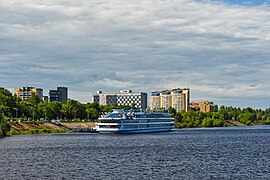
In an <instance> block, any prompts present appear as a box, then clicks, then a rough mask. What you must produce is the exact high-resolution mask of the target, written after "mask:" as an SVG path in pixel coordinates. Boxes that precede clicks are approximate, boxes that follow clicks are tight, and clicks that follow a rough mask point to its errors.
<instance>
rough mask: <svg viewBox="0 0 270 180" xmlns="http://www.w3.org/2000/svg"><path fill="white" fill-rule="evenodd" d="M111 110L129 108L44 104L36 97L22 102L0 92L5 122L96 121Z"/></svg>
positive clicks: (71, 103) (4, 92) (0, 111)
mask: <svg viewBox="0 0 270 180" xmlns="http://www.w3.org/2000/svg"><path fill="white" fill-rule="evenodd" d="M113 108H124V109H126V108H130V107H129V106H101V105H99V104H98V103H86V104H83V103H80V102H78V101H76V100H68V101H67V103H65V104H62V103H60V102H44V101H42V100H40V99H39V98H38V97H37V96H32V98H30V99H27V100H24V101H22V100H21V99H20V98H18V97H16V96H13V95H12V94H11V93H10V92H9V91H8V90H0V114H1V115H2V116H3V118H4V119H6V121H16V120H21V121H33V120H51V119H61V120H64V121H71V120H77V121H80V120H89V121H91V120H96V119H97V118H98V117H99V115H100V114H102V113H104V112H110V111H111V109H113Z"/></svg>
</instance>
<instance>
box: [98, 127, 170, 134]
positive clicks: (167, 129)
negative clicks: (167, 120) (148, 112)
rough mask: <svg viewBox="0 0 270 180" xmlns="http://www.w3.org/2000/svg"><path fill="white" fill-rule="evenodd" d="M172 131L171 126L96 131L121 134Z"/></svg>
mask: <svg viewBox="0 0 270 180" xmlns="http://www.w3.org/2000/svg"><path fill="white" fill-rule="evenodd" d="M168 131H172V128H155V129H134V130H118V131H110V130H107V131H102V130H101V131H98V132H99V133H118V134H119V133H122V134H130V133H132V134H133V133H153V132H168Z"/></svg>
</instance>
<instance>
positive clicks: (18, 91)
mask: <svg viewBox="0 0 270 180" xmlns="http://www.w3.org/2000/svg"><path fill="white" fill-rule="evenodd" d="M14 94H15V95H16V96H18V97H19V98H20V99H22V100H26V99H29V98H31V97H33V96H34V95H35V96H37V97H38V98H39V99H42V97H43V89H41V88H35V87H27V86H26V87H22V88H15V89H14Z"/></svg>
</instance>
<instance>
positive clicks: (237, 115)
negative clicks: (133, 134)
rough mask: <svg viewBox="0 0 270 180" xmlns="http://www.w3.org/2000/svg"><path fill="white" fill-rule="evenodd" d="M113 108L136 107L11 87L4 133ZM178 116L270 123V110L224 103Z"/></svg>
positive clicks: (216, 123)
mask: <svg viewBox="0 0 270 180" xmlns="http://www.w3.org/2000/svg"><path fill="white" fill-rule="evenodd" d="M113 108H124V109H129V108H132V107H130V106H102V105H99V104H98V103H86V104H83V103H80V102H78V101H75V100H68V101H67V103H66V104H62V103H60V102H43V101H42V100H40V99H39V98H38V97H36V96H33V97H32V98H30V99H28V100H24V101H22V100H21V99H20V98H18V97H16V96H13V95H12V94H11V93H10V92H9V91H8V90H0V136H3V135H5V134H6V133H7V131H8V130H9V128H10V126H9V124H8V123H7V122H17V121H19V120H20V121H28V122H31V121H36V120H38V121H39V120H52V119H61V120H62V121H74V120H75V121H81V120H85V121H94V120H97V118H98V117H99V116H100V115H101V114H102V113H104V112H110V111H111V110H112V109H113ZM170 112H171V114H172V116H173V117H174V118H175V122H176V124H175V127H176V128H191V127H222V126H231V125H234V124H235V123H237V122H239V123H242V124H245V125H265V124H270V110H269V109H266V110H261V109H252V108H249V107H248V108H243V109H240V108H235V107H225V106H221V107H220V108H219V109H216V112H208V113H203V112H199V111H188V112H178V113H176V111H175V109H172V108H171V109H170Z"/></svg>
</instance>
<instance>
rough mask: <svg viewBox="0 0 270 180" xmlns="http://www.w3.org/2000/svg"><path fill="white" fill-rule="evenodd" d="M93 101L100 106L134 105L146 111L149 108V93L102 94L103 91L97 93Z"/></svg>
mask: <svg viewBox="0 0 270 180" xmlns="http://www.w3.org/2000/svg"><path fill="white" fill-rule="evenodd" d="M92 101H93V102H97V103H99V104H100V105H109V106H117V105H118V106H119V105H126V106H133V105H134V106H135V107H136V108H139V109H143V110H145V109H146V108H147V93H144V92H132V90H121V91H120V92H119V93H102V91H97V93H96V94H94V95H93V99H92Z"/></svg>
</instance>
